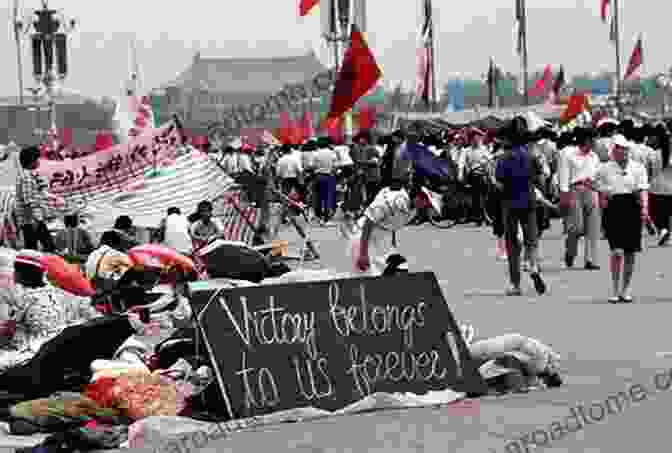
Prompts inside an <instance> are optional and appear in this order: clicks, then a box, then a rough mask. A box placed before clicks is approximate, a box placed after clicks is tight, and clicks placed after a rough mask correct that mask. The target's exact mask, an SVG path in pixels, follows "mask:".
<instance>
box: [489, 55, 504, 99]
mask: <svg viewBox="0 0 672 453" xmlns="http://www.w3.org/2000/svg"><path fill="white" fill-rule="evenodd" d="M503 78H504V74H503V73H502V70H501V69H500V68H499V66H497V64H495V59H494V58H493V57H490V66H489V67H488V76H487V83H488V95H489V98H490V99H489V101H490V106H491V107H496V106H497V104H498V103H499V102H498V101H499V96H500V95H501V93H500V90H499V89H500V86H499V85H500V82H501V81H502V79H503Z"/></svg>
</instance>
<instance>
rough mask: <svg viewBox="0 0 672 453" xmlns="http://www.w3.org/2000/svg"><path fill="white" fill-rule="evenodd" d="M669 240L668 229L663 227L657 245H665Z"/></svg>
mask: <svg viewBox="0 0 672 453" xmlns="http://www.w3.org/2000/svg"><path fill="white" fill-rule="evenodd" d="M669 240H670V230H668V229H664V230H662V231H661V232H660V240H659V241H658V245H659V246H660V247H662V246H664V245H667V243H668V242H669Z"/></svg>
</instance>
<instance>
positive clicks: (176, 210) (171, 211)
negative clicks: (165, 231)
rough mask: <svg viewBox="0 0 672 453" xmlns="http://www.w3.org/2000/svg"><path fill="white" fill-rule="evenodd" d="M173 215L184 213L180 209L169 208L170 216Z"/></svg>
mask: <svg viewBox="0 0 672 453" xmlns="http://www.w3.org/2000/svg"><path fill="white" fill-rule="evenodd" d="M172 214H182V211H180V208H176V207H174V206H173V207H171V208H168V215H172Z"/></svg>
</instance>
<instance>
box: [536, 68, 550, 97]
mask: <svg viewBox="0 0 672 453" xmlns="http://www.w3.org/2000/svg"><path fill="white" fill-rule="evenodd" d="M552 80H553V71H552V70H551V65H550V64H549V65H546V68H545V69H544V75H543V76H542V77H541V79H539V80H537V83H535V84H534V86H533V87H532V89H531V90H530V96H531V97H534V96H543V95H544V94H545V93H546V90H548V89H549V88H550V85H551V83H552Z"/></svg>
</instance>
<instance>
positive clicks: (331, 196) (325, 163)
mask: <svg viewBox="0 0 672 453" xmlns="http://www.w3.org/2000/svg"><path fill="white" fill-rule="evenodd" d="M318 146H319V145H318ZM314 162H315V176H316V177H317V192H318V195H319V199H320V205H319V207H320V209H319V211H318V212H316V214H317V216H318V218H320V219H321V220H322V225H323V226H329V221H330V220H331V218H332V216H333V215H334V213H335V211H336V164H337V163H338V154H337V153H336V151H334V150H333V149H332V148H331V146H330V145H329V144H327V143H324V144H323V146H321V147H320V149H318V150H317V152H316V153H315V159H314Z"/></svg>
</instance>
